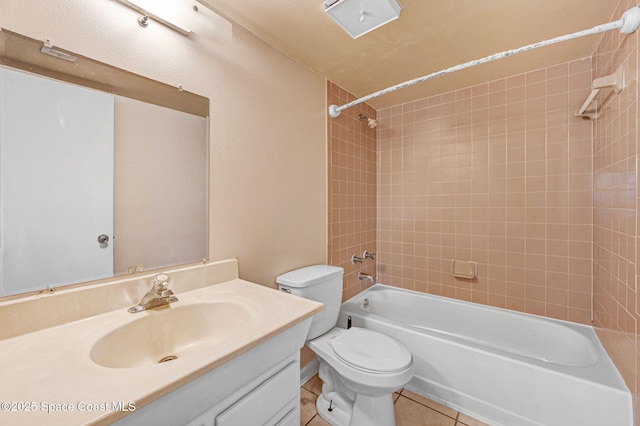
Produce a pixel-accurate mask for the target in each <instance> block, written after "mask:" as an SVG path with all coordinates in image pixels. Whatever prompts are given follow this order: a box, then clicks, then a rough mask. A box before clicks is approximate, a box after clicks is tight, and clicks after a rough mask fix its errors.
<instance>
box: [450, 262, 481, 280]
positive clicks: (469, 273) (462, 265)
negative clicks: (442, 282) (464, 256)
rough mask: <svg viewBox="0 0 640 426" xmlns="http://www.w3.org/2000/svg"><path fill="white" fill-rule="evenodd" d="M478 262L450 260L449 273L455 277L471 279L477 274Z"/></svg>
mask: <svg viewBox="0 0 640 426" xmlns="http://www.w3.org/2000/svg"><path fill="white" fill-rule="evenodd" d="M477 271H478V264H477V263H476V262H474V261H472V260H455V259H453V260H451V274H452V275H453V276H454V277H456V278H465V279H468V280H472V279H474V278H475V277H476V276H477Z"/></svg>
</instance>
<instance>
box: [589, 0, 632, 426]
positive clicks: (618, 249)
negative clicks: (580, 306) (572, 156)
mask: <svg viewBox="0 0 640 426" xmlns="http://www.w3.org/2000/svg"><path fill="white" fill-rule="evenodd" d="M635 5H636V3H634V2H631V1H627V0H622V1H621V2H620V4H619V6H618V10H616V11H615V12H614V14H613V16H614V17H618V16H621V15H622V13H623V12H624V11H625V10H627V9H629V8H631V7H633V6H635ZM622 64H627V65H628V71H629V72H628V73H627V79H628V80H631V82H630V83H629V84H628V86H627V87H626V88H625V89H624V91H622V92H621V93H620V94H618V95H614V96H612V95H611V91H610V90H607V91H603V92H604V93H603V94H602V96H600V97H599V98H598V101H599V104H600V110H601V112H600V114H599V116H598V118H597V119H596V120H595V121H594V151H595V152H594V245H593V247H594V319H595V322H594V324H595V326H596V327H597V330H598V334H599V336H600V339H601V341H602V342H603V344H604V346H605V348H606V349H607V351H608V352H609V355H610V356H611V358H612V359H613V361H614V362H615V363H616V366H617V367H618V370H619V371H620V373H621V374H622V376H623V377H624V379H625V381H626V383H627V386H628V387H629V388H630V390H631V391H632V393H633V394H634V397H635V406H636V410H635V413H636V424H640V418H638V417H639V416H638V411H640V410H639V409H638V408H640V407H638V406H639V404H638V392H639V391H640V386H639V381H640V378H639V377H638V359H639V357H640V348H639V347H638V341H637V336H638V335H637V330H638V318H639V317H640V311H639V309H640V306H639V305H638V291H637V288H636V285H637V282H638V278H637V276H638V273H639V272H640V269H638V268H639V267H638V265H639V264H640V262H639V259H638V257H637V256H638V255H639V254H640V250H638V247H639V244H640V239H638V238H637V235H638V224H639V222H638V220H639V219H638V202H639V201H640V199H639V194H638V191H637V185H636V182H637V179H638V175H637V173H638V170H637V167H636V160H637V153H638V149H639V148H638V120H639V117H638V85H637V82H636V80H637V78H638V72H637V70H638V34H637V33H636V34H632V35H627V36H622V35H621V34H620V33H619V32H618V31H610V32H608V33H606V34H605V35H604V37H603V38H602V40H601V42H600V44H599V45H598V48H597V49H596V52H595V54H594V56H593V65H594V77H600V76H603V75H608V74H611V73H612V72H613V71H615V70H616V69H617V68H618V66H620V65H622Z"/></svg>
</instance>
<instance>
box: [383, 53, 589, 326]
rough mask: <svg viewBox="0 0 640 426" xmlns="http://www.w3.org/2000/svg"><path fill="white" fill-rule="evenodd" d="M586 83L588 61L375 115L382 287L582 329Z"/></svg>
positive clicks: (585, 319) (585, 302)
mask: <svg viewBox="0 0 640 426" xmlns="http://www.w3.org/2000/svg"><path fill="white" fill-rule="evenodd" d="M590 84H591V60H590V59H587V60H580V61H575V62H570V63H565V64H561V65H557V66H554V67H550V68H545V69H540V70H536V71H532V72H528V73H526V74H520V75H516V76H512V77H509V78H506V79H501V80H496V81H493V82H490V83H486V84H480V85H477V86H473V87H469V88H464V89H460V90H457V91H454V92H449V93H445V94H442V95H436V96H432V97H429V98H426V99H421V100H418V101H415V102H410V103H406V104H402V105H398V106H394V107H391V108H387V109H383V110H381V111H378V119H379V121H380V129H379V134H378V180H377V184H378V204H377V206H378V217H377V220H378V226H377V241H378V274H379V276H378V278H379V280H380V282H383V283H386V284H390V285H394V286H398V287H403V288H408V289H412V290H418V291H423V292H428V293H431V294H437V295H443V296H447V297H454V298H457V299H463V300H468V301H472V302H477V303H484V304H488V305H492V306H498V307H503V308H508V309H513V310H517V311H523V312H528V313H532V314H538V315H546V316H549V317H553V318H559V319H564V320H571V321H577V322H581V323H589V322H590V321H591V312H592V310H591V294H592V272H591V265H592V212H593V205H592V148H591V144H592V143H591V140H592V124H591V122H590V121H587V120H584V119H581V118H576V117H574V116H573V113H572V112H573V111H574V110H575V109H577V108H578V107H579V106H580V105H581V104H582V102H583V101H584V99H585V98H586V96H587V95H588V94H589V92H590ZM453 259H456V260H461V261H475V262H477V264H478V276H477V278H476V279H473V280H468V279H458V278H454V277H453V276H452V274H451V273H450V267H451V261H452V260H453Z"/></svg>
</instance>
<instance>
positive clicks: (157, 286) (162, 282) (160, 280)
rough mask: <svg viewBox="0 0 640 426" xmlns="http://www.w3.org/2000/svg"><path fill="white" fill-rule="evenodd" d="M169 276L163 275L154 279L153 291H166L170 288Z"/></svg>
mask: <svg viewBox="0 0 640 426" xmlns="http://www.w3.org/2000/svg"><path fill="white" fill-rule="evenodd" d="M169 279H170V277H169V275H167V274H165V273H161V274H158V275H156V276H155V277H153V289H154V290H156V291H164V290H166V289H167V287H168V286H169Z"/></svg>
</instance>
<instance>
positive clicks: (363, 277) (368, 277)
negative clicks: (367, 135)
mask: <svg viewBox="0 0 640 426" xmlns="http://www.w3.org/2000/svg"><path fill="white" fill-rule="evenodd" d="M358 279H359V280H369V281H371V284H374V283H375V277H374V276H373V275H371V274H365V273H364V272H358Z"/></svg>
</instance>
